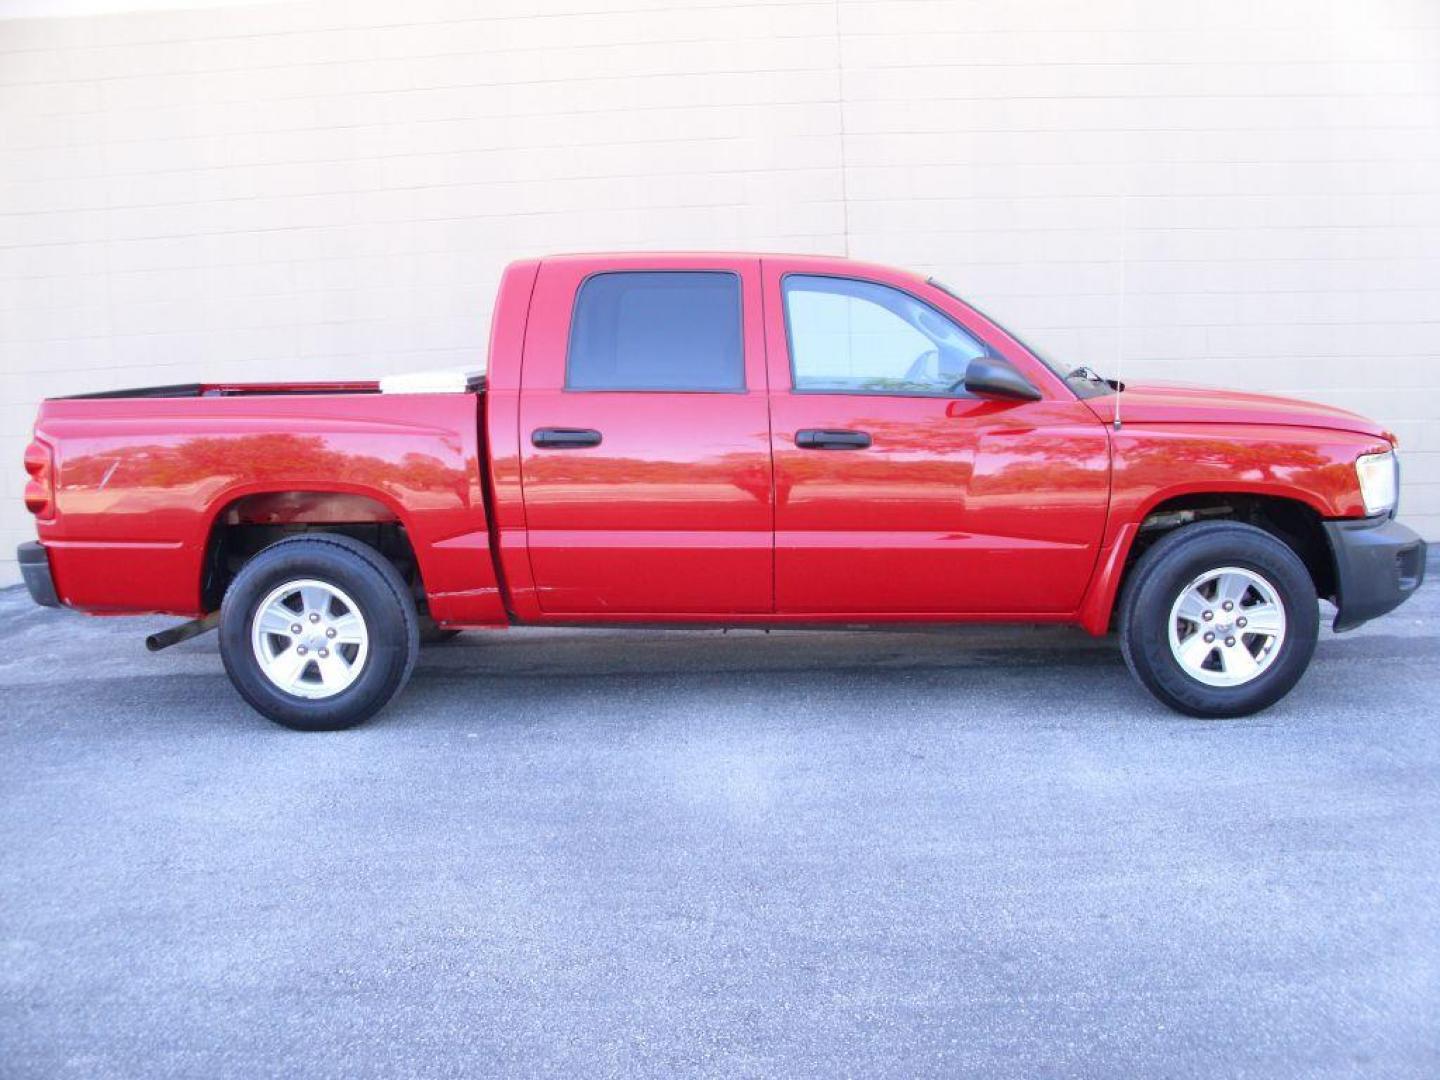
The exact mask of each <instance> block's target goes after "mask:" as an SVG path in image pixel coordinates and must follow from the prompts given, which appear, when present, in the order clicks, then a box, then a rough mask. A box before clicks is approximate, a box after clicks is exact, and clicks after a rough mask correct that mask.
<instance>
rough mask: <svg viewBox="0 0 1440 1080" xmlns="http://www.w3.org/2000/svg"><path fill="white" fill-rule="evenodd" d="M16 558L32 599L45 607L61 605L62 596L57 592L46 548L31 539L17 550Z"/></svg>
mask: <svg viewBox="0 0 1440 1080" xmlns="http://www.w3.org/2000/svg"><path fill="white" fill-rule="evenodd" d="M15 558H16V559H17V560H18V561H19V563H20V576H21V577H22V578H24V579H25V588H27V589H29V590H30V599H32V600H34V601H35V603H37V604H40V605H42V606H43V607H59V606H60V597H59V596H57V595H56V594H55V579H54V578H52V577H51V576H50V556H49V555H48V554H47V553H46V551H45V548H44V547H43V546H42V545H40V544H37V543H35V541H33V540H31V541H30V542H29V543H26V544H21V545H20V546H19V547H18V548H17V549H16V550H15Z"/></svg>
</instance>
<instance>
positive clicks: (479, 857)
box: [0, 558, 1440, 1078]
mask: <svg viewBox="0 0 1440 1080" xmlns="http://www.w3.org/2000/svg"><path fill="white" fill-rule="evenodd" d="M1434 561H1435V560H1434V559H1433V558H1432V564H1433V562H1434ZM163 625H167V623H166V622H165V621H163V620H154V619H141V620H100V619H88V618H85V617H83V616H79V615H75V614H72V613H69V612H55V611H46V610H41V609H37V608H34V607H32V606H31V605H30V604H29V601H28V598H26V597H25V596H24V594H23V593H22V592H19V591H17V590H8V591H5V592H3V593H0V646H3V649H0V813H3V818H0V823H3V837H0V843H3V856H0V860H3V861H0V1075H3V1076H4V1077H6V1078H10V1077H38V1076H64V1077H85V1078H93V1077H109V1076H137V1077H138V1076H146V1077H152V1076H159V1077H168V1076H175V1077H205V1078H223V1077H247V1078H249V1077H258V1076H305V1077H329V1076H334V1077H342V1076H343V1077H356V1076H371V1075H373V1076H488V1075H501V1076H531V1075H550V1076H586V1077H592V1076H667V1077H669V1076H714V1077H743V1076H826V1077H830V1076H856V1077H874V1076H889V1075H893V1076H955V1075H964V1074H977V1075H986V1076H1002V1077H1003V1076H1014V1077H1035V1076H1096V1077H1101V1076H1103V1077H1111V1076H1123V1077H1132V1076H1222V1075H1224V1076H1254V1077H1285V1076H1307V1077H1309V1076H1350V1075H1356V1076H1361V1075H1363V1076H1395V1077H1434V1076H1437V1075H1440V730H1437V719H1440V716H1437V713H1440V706H1437V700H1440V665H1437V660H1440V589H1437V588H1436V586H1435V585H1434V583H1433V582H1432V583H1431V584H1430V585H1428V586H1427V587H1426V589H1424V590H1422V592H1421V594H1420V595H1419V596H1418V597H1416V599H1415V600H1414V601H1412V603H1411V604H1410V605H1408V606H1407V607H1405V608H1402V609H1401V610H1400V611H1398V612H1396V613H1395V614H1393V615H1391V616H1389V617H1388V618H1386V619H1384V620H1381V621H1379V622H1376V623H1372V624H1371V625H1370V626H1368V627H1365V628H1362V629H1361V630H1359V631H1357V632H1355V633H1352V634H1347V635H1344V636H1342V637H1335V636H1333V635H1331V634H1330V633H1329V632H1328V630H1327V631H1326V632H1325V634H1324V637H1323V639H1322V640H1321V642H1320V646H1319V650H1318V653H1317V656H1316V660H1315V663H1314V666H1313V667H1312V669H1311V671H1310V673H1309V674H1308V675H1307V676H1306V678H1305V680H1304V681H1303V682H1302V683H1301V685H1300V687H1299V688H1298V689H1297V690H1296V691H1295V693H1293V694H1292V695H1291V696H1290V697H1289V698H1288V699H1287V700H1286V701H1284V702H1282V703H1281V704H1280V705H1278V706H1277V707H1275V708H1273V709H1271V710H1270V711H1269V712H1267V713H1265V714H1264V715H1262V716H1259V717H1255V718H1251V719H1247V720H1240V721H1223V722H1214V721H1211V722H1205V721H1197V720H1190V719H1185V718H1182V717H1179V716H1176V715H1174V714H1171V713H1168V712H1166V711H1165V710H1164V709H1162V708H1161V707H1160V706H1158V705H1157V704H1155V703H1154V702H1152V701H1151V700H1150V699H1149V698H1148V697H1146V696H1145V695H1144V694H1143V692H1142V691H1141V690H1140V689H1139V688H1138V687H1137V686H1136V685H1135V684H1134V683H1132V681H1131V679H1130V677H1129V674H1128V673H1127V672H1126V670H1125V668H1124V665H1123V664H1122V662H1121V661H1120V658H1119V656H1118V652H1117V650H1116V649H1115V647H1114V643H1113V641H1099V642H1096V641H1092V640H1090V639H1088V638H1086V637H1085V636H1084V635H1083V634H1080V633H1079V632H1072V631H1068V630H1057V629H1031V628H1022V629H1008V630H976V629H966V630H961V631H947V632H908V633H888V632H887V633H867V634H843V633H812V632H785V633H774V634H769V635H766V634H762V633H758V632H744V633H731V634H728V635H722V634H721V633H719V632H718V631H674V632H659V631H643V632H635V633H612V632H603V631H535V630H527V631H515V632H509V633H503V634H483V633H470V634H467V635H464V636H463V637H461V638H460V639H458V640H457V641H455V642H453V643H451V644H448V645H443V646H436V647H433V648H430V649H428V650H427V651H426V652H425V654H424V656H423V658H422V660H421V661H420V664H419V666H418V668H417V670H416V673H415V677H414V679H413V681H412V682H411V684H410V686H409V688H408V689H407V691H406V692H405V694H404V695H403V696H402V697H401V698H400V699H399V701H398V702H396V703H395V704H393V705H392V706H391V707H390V708H389V709H388V710H387V711H386V712H385V713H383V714H382V715H381V716H380V717H377V718H376V720H375V721H373V722H372V723H371V724H369V725H368V726H366V727H364V728H362V729H359V730H357V731H353V732H348V733H337V734H332V735H318V736H315V735H298V734H294V733H291V732H287V731H284V730H282V729H280V728H276V727H273V726H271V725H269V724H268V723H267V722H265V721H264V720H262V719H260V718H259V717H257V716H256V715H255V714H253V713H251V712H250V711H248V709H247V708H246V707H245V706H244V705H243V704H242V703H241V701H240V700H239V699H238V697H237V696H236V695H235V694H234V693H233V692H232V691H231V689H230V686H229V684H228V682H227V681H226V679H225V676H224V674H223V672H222V669H221V666H220V659H219V656H218V654H217V653H216V651H215V649H216V643H215V638H214V635H208V636H206V637H204V638H200V639H198V640H195V641H192V642H187V643H185V644H184V645H181V646H178V647H176V648H174V649H172V650H170V651H168V652H166V653H163V654H160V655H156V656H152V655H149V654H147V653H146V652H145V650H144V647H143V644H142V636H143V634H144V633H146V632H148V631H149V630H151V629H154V628H158V627H160V626H163Z"/></svg>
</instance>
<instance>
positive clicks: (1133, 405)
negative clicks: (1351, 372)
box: [1085, 383, 1394, 442]
mask: <svg viewBox="0 0 1440 1080" xmlns="http://www.w3.org/2000/svg"><path fill="white" fill-rule="evenodd" d="M1085 404H1087V405H1089V406H1090V408H1091V409H1092V410H1094V412H1095V415H1096V416H1098V417H1100V419H1102V420H1110V419H1111V418H1112V417H1113V416H1114V415H1115V395H1113V394H1106V395H1104V396H1103V397H1093V398H1087V399H1086V401H1085ZM1120 420H1121V422H1122V423H1125V422H1130V423H1136V424H1164V423H1170V424H1269V425H1279V426H1284V427H1306V428H1328V429H1330V430H1332V431H1353V432H1356V433H1358V434H1361V435H1369V436H1372V437H1374V438H1384V439H1389V440H1390V441H1392V442H1393V441H1394V437H1393V436H1392V435H1391V434H1390V433H1389V432H1387V431H1386V430H1385V429H1384V428H1382V427H1381V426H1380V425H1379V424H1377V423H1375V421H1373V420H1367V419H1366V418H1365V417H1363V416H1358V415H1356V414H1355V413H1352V412H1347V411H1346V410H1344V409H1337V408H1335V407H1334V406H1333V405H1320V404H1317V403H1316V402H1313V401H1300V400H1299V399H1297V398H1285V397H1275V396H1273V395H1271V394H1249V393H1245V392H1243V391H1240V390H1213V389H1210V388H1208V387H1203V386H1189V385H1186V384H1184V383H1126V384H1125V391H1124V392H1123V393H1122V394H1121V395H1120Z"/></svg>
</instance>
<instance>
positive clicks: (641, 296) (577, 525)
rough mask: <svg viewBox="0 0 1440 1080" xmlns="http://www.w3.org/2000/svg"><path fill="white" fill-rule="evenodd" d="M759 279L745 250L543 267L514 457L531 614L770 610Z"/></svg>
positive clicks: (533, 313)
mask: <svg viewBox="0 0 1440 1080" xmlns="http://www.w3.org/2000/svg"><path fill="white" fill-rule="evenodd" d="M759 288H760V274H759V261H758V260H756V259H738V260H737V259H726V258H704V257H696V258H688V257H676V256H669V257H660V258H656V257H640V256H635V257H626V258H620V259H617V258H615V257H607V258H606V259H604V260H603V261H602V260H586V259H556V260H547V261H546V262H545V263H543V264H542V265H541V268H540V273H539V276H538V278H537V280H536V283H535V292H534V295H533V297H532V300H531V308H530V320H529V329H528V330H527V334H526V340H525V348H524V362H523V368H522V374H521V379H522V393H521V395H520V438H521V448H520V450H521V482H522V485H523V491H524V505H525V517H526V536H527V544H528V550H529V559H530V568H531V573H532V575H533V577H534V582H535V587H536V595H537V600H538V603H539V606H540V610H541V611H542V612H543V613H545V614H556V615H561V616H564V617H567V618H569V617H572V616H579V617H586V618H590V617H593V618H595V619H597V620H599V621H604V620H608V619H611V618H614V617H616V616H632V617H636V616H638V617H643V616H644V615H646V614H649V613H653V614H656V615H667V616H668V615H676V614H687V613H691V614H696V615H722V614H744V613H764V612H769V611H771V610H772V609H773V602H774V587H773V586H774V580H773V568H774V561H773V559H774V556H773V550H772V541H773V529H774V516H773V512H772V499H771V480H772V477H771V468H770V424H769V412H768V407H767V401H766V390H767V387H766V372H765V362H764V355H765V349H764V331H763V325H762V320H761V316H760V292H759Z"/></svg>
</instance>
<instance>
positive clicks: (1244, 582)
mask: <svg viewBox="0 0 1440 1080" xmlns="http://www.w3.org/2000/svg"><path fill="white" fill-rule="evenodd" d="M1249 590H1250V579H1249V578H1248V577H1246V576H1244V575H1242V574H1236V573H1229V574H1221V575H1220V582H1219V585H1218V586H1217V588H1216V590H1215V601H1216V603H1217V604H1221V605H1223V604H1224V603H1225V601H1227V600H1228V601H1230V603H1231V604H1233V605H1234V606H1235V607H1237V608H1238V607H1239V606H1240V601H1241V599H1242V598H1243V597H1244V596H1245V594H1246V593H1247V592H1248V591H1249Z"/></svg>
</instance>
